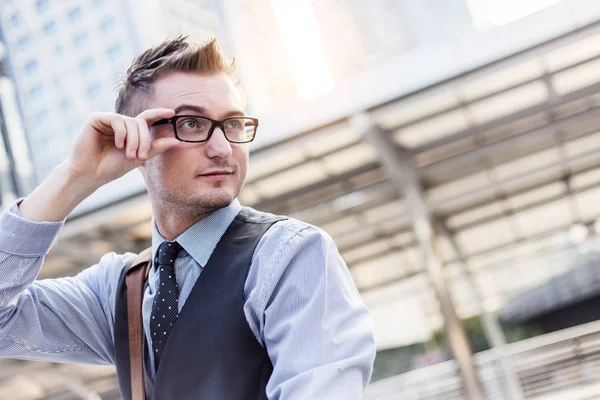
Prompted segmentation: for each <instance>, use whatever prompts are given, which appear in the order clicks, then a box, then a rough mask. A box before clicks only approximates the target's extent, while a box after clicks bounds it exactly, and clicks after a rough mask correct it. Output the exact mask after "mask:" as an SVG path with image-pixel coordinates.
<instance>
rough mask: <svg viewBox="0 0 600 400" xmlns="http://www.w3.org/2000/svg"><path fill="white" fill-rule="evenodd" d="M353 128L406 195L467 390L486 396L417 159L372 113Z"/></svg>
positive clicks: (355, 119) (476, 396)
mask: <svg viewBox="0 0 600 400" xmlns="http://www.w3.org/2000/svg"><path fill="white" fill-rule="evenodd" d="M351 128H352V129H354V130H356V131H358V132H360V133H362V135H363V138H364V140H365V141H366V142H367V143H369V144H371V145H372V146H373V147H374V148H375V150H376V151H377V153H378V154H379V157H380V161H381V162H382V163H383V165H384V166H385V168H386V169H387V170H388V172H389V174H390V180H391V181H392V184H393V185H394V186H395V187H396V189H397V190H398V192H399V193H400V194H401V195H403V196H404V200H405V204H406V207H407V210H408V212H409V214H410V217H411V223H412V227H413V231H414V235H415V237H416V239H417V242H418V243H419V245H420V249H421V254H422V259H423V264H424V266H425V270H426V272H427V274H428V276H429V279H430V281H431V284H432V287H433V289H434V291H435V294H436V297H437V299H438V301H439V303H440V308H441V311H442V316H443V318H444V330H445V333H446V338H447V340H448V343H449V345H450V349H451V351H452V353H453V355H454V359H455V360H456V362H457V364H458V367H459V370H460V374H461V378H462V381H463V386H464V389H465V391H466V394H467V396H468V398H469V399H471V400H480V399H484V398H485V395H484V391H483V388H482V386H481V383H480V381H479V377H478V376H477V370H476V368H475V365H474V363H473V356H472V350H471V345H470V344H469V341H468V338H467V334H466V332H465V329H464V327H463V325H462V322H461V320H460V318H459V317H458V315H457V313H456V309H455V307H454V302H453V301H452V297H451V295H450V291H449V290H448V287H447V285H446V282H445V279H444V276H443V271H442V263H441V261H440V257H439V255H438V253H437V249H436V245H435V233H434V229H433V224H432V219H431V215H430V213H429V210H428V209H427V207H426V205H425V201H424V200H423V195H422V193H421V187H420V184H419V179H418V176H417V171H416V168H415V166H414V164H413V160H412V159H411V157H410V155H409V154H407V153H406V152H402V151H400V149H399V148H398V146H396V145H395V144H394V143H393V142H392V140H391V138H390V137H389V135H388V134H387V133H386V132H384V131H383V130H382V129H381V128H380V127H378V126H377V125H376V124H375V123H374V122H373V121H372V120H371V118H370V117H369V116H368V115H366V114H358V115H356V116H354V117H353V118H352V120H351Z"/></svg>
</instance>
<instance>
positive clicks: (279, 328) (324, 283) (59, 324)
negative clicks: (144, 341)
mask: <svg viewBox="0 0 600 400" xmlns="http://www.w3.org/2000/svg"><path fill="white" fill-rule="evenodd" d="M240 207H241V206H240V204H239V202H238V201H237V200H235V201H234V202H233V203H232V204H230V205H229V206H228V207H225V208H222V209H220V210H217V211H215V212H214V213H213V214H211V215H210V216H208V217H207V218H204V219H202V220H201V221H199V222H197V223H196V224H194V225H193V226H191V227H190V228H189V229H188V230H186V231H185V232H184V233H183V234H181V235H180V236H179V237H178V238H177V240H178V242H179V243H180V244H181V245H182V247H183V249H184V250H185V252H180V255H179V257H178V258H177V259H176V260H175V273H176V278H177V283H178V286H179V288H180V293H179V307H180V308H181V307H182V306H183V305H184V303H185V300H186V299H187V297H188V295H189V293H190V291H191V289H192V287H193V286H194V284H195V282H196V280H197V279H198V277H199V276H200V274H201V273H202V268H203V266H204V265H206V263H207V261H208V259H209V257H210V256H211V254H212V252H213V250H214V248H215V246H216V245H217V243H218V241H219V240H220V238H221V236H222V235H223V233H224V232H225V230H226V229H227V227H228V226H229V224H230V223H231V222H232V221H233V219H234V217H235V216H236V215H237V213H238V212H239V210H240ZM62 225H63V222H32V221H27V220H25V219H23V218H21V217H20V215H19V211H18V207H17V206H16V204H15V205H13V206H12V207H11V208H10V209H9V210H7V211H5V212H4V213H2V214H1V215H0V357H10V358H19V359H28V360H43V361H55V362H70V363H92V364H113V365H114V362H115V355H114V332H113V331H114V316H115V300H116V298H115V294H116V291H117V285H118V281H119V277H120V275H121V272H122V270H123V268H126V267H127V266H128V265H129V264H130V263H131V262H132V261H133V259H134V257H135V255H134V254H132V253H126V254H121V255H118V254H115V253H108V254H106V255H104V256H103V257H102V258H101V259H100V261H99V263H98V264H95V265H93V266H92V267H90V268H87V269H85V270H84V271H82V272H81V273H79V274H78V275H76V276H75V277H67V278H58V279H44V280H35V277H36V276H37V274H38V272H39V270H40V268H41V266H42V263H43V260H44V256H45V255H46V253H47V252H48V250H49V248H50V247H51V245H52V243H53V242H54V240H55V239H56V237H57V235H58V232H59V231H60V228H61V227H62ZM163 240H164V239H163V238H162V237H161V236H160V233H159V232H158V229H157V228H156V224H155V223H154V220H152V250H153V252H154V253H156V249H157V248H158V246H159V245H160V243H161V242H162V241H163ZM34 280H35V281H34ZM158 284H159V282H158V274H156V273H155V271H154V270H152V271H150V275H149V285H148V288H147V290H146V292H145V293H144V300H143V310H142V311H143V322H144V330H145V332H146V337H147V338H149V337H150V335H149V330H150V328H149V318H150V313H151V310H152V301H153V297H154V293H155V292H156V290H157V288H158ZM244 298H245V303H244V313H245V316H246V320H247V322H248V325H249V326H250V328H251V330H252V332H253V333H254V335H255V336H256V339H257V340H258V341H259V343H261V344H262V345H263V346H264V347H265V348H266V349H267V352H268V354H269V357H270V358H271V361H272V363H273V367H274V370H273V374H272V376H271V379H270V380H269V383H268V385H267V395H268V397H269V399H344V400H347V399H360V398H361V396H362V393H363V391H364V389H365V387H366V385H367V383H368V381H369V379H370V376H371V372H372V366H373V360H374V357H375V344H374V339H373V334H372V323H371V319H370V317H369V314H368V311H367V309H366V307H365V305H364V303H363V302H362V300H361V298H360V295H359V293H358V291H357V289H356V287H355V286H354V284H353V282H352V279H351V277H350V274H349V272H348V269H347V267H346V265H345V264H344V262H343V260H342V259H341V257H340V255H339V253H338V251H337V248H336V246H335V244H334V243H333V240H332V239H331V238H330V237H329V235H327V234H326V233H325V232H324V231H322V230H320V229H318V228H316V227H314V226H312V225H309V224H306V223H303V222H300V221H298V220H295V219H288V220H284V221H280V222H277V223H276V224H274V225H273V226H272V227H271V228H270V229H269V230H268V231H267V233H266V234H265V235H264V236H263V237H262V239H261V240H260V242H259V244H258V246H257V248H256V250H255V252H254V255H253V258H252V263H251V265H250V270H249V275H248V278H247V280H246V284H245V286H244ZM150 345H151V343H150V342H148V346H150ZM149 356H150V357H152V352H149ZM152 361H153V360H152V359H148V360H146V362H147V366H153V364H154V363H153V362H152ZM150 371H151V377H152V378H154V375H155V371H154V370H153V368H150Z"/></svg>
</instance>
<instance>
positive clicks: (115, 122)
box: [106, 118, 127, 150]
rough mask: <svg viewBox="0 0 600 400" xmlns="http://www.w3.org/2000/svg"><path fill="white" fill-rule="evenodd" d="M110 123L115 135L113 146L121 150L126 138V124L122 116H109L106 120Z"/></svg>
mask: <svg viewBox="0 0 600 400" xmlns="http://www.w3.org/2000/svg"><path fill="white" fill-rule="evenodd" d="M106 122H108V123H109V124H110V128H111V130H112V131H113V135H114V136H115V146H116V148H117V149H119V150H122V149H123V148H125V139H126V138H127V126H126V125H125V121H123V118H111V119H110V120H109V121H106Z"/></svg>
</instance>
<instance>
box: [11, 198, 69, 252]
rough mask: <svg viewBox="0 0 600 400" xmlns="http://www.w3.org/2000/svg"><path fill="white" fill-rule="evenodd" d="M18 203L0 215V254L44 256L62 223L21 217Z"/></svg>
mask: <svg viewBox="0 0 600 400" xmlns="http://www.w3.org/2000/svg"><path fill="white" fill-rule="evenodd" d="M19 203H20V201H17V202H15V203H14V204H13V205H12V206H11V207H10V208H9V209H8V210H6V211H5V212H3V213H2V214H0V252H3V253H9V254H15V255H21V256H31V257H33V256H42V255H45V254H46V253H47V252H48V250H49V249H50V247H52V244H53V243H54V241H55V240H56V238H57V236H58V233H59V232H60V230H61V228H62V226H63V225H64V221H59V222H34V221H29V220H27V219H25V218H23V217H21V213H20V212H19V206H18V205H19Z"/></svg>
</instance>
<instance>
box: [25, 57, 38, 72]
mask: <svg viewBox="0 0 600 400" xmlns="http://www.w3.org/2000/svg"><path fill="white" fill-rule="evenodd" d="M37 69H38V64H37V61H35V60H31V61H29V62H28V63H27V64H25V73H27V74H28V75H31V74H33V73H35V72H36V71H37Z"/></svg>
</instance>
